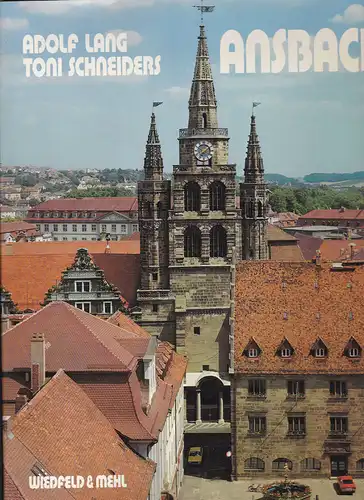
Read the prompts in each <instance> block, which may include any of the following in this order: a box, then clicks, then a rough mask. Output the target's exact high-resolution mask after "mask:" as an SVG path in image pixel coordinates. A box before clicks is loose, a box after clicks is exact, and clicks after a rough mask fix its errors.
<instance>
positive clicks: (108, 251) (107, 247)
mask: <svg viewBox="0 0 364 500" xmlns="http://www.w3.org/2000/svg"><path fill="white" fill-rule="evenodd" d="M105 253H111V249H110V242H109V240H107V241H106V248H105Z"/></svg>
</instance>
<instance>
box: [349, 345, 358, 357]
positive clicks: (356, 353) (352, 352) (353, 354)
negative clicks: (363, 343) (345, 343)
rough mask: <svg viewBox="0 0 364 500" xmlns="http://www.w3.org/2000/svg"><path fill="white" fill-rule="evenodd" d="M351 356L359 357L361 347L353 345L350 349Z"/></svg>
mask: <svg viewBox="0 0 364 500" xmlns="http://www.w3.org/2000/svg"><path fill="white" fill-rule="evenodd" d="M348 353H349V358H358V357H359V349H358V348H357V347H351V348H350V349H349V351H348Z"/></svg>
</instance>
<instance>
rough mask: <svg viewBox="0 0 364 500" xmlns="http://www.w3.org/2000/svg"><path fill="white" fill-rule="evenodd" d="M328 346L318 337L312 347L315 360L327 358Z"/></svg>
mask: <svg viewBox="0 0 364 500" xmlns="http://www.w3.org/2000/svg"><path fill="white" fill-rule="evenodd" d="M327 352H328V349H327V346H326V344H325V343H324V341H323V340H322V339H321V338H320V337H318V339H317V340H316V342H315V343H314V344H313V346H312V347H311V355H312V356H314V357H315V358H325V357H326V356H327Z"/></svg>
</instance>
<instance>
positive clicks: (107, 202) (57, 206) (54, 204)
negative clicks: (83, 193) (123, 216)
mask: <svg viewBox="0 0 364 500" xmlns="http://www.w3.org/2000/svg"><path fill="white" fill-rule="evenodd" d="M42 210H53V211H59V212H60V211H63V212H65V211H71V212H72V211H75V212H76V211H78V210H80V211H93V212H113V211H115V212H131V211H137V210H138V199H137V198H136V197H134V196H133V197H115V198H112V197H110V198H109V197H105V198H58V199H56V200H48V201H44V202H43V203H40V204H39V205H37V206H36V207H33V208H32V209H31V210H30V211H29V213H31V212H39V211H42Z"/></svg>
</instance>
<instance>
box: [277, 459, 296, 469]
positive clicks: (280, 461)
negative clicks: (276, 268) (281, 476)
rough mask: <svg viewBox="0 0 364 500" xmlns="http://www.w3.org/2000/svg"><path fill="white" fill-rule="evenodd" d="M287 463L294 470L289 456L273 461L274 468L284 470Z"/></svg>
mask: <svg viewBox="0 0 364 500" xmlns="http://www.w3.org/2000/svg"><path fill="white" fill-rule="evenodd" d="M285 464H287V466H288V469H289V470H292V467H293V465H292V462H291V461H290V460H288V458H276V459H275V460H273V462H272V470H274V471H276V470H284V469H285Z"/></svg>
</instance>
